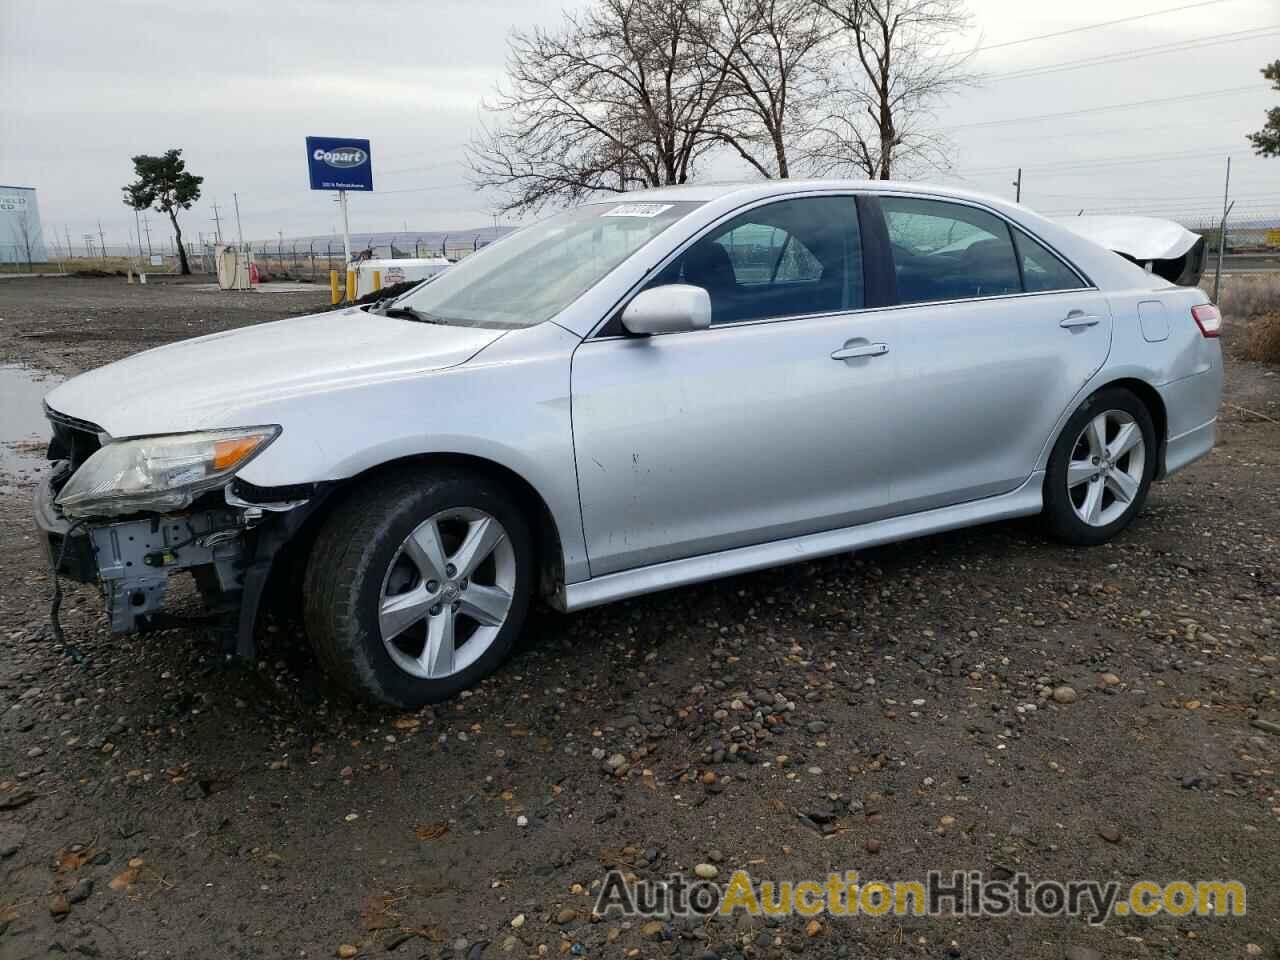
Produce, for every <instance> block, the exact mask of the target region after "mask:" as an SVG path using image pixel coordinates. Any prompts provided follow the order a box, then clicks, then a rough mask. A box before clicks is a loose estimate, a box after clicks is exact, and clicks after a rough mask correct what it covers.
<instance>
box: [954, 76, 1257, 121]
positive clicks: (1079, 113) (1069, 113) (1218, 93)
mask: <svg viewBox="0 0 1280 960" xmlns="http://www.w3.org/2000/svg"><path fill="white" fill-rule="evenodd" d="M1249 90H1253V91H1258V92H1263V91H1265V90H1266V87H1264V86H1262V85H1260V84H1257V83H1251V84H1248V85H1247V86H1243V87H1227V88H1225V89H1223V90H1206V91H1204V92H1203V93H1186V94H1182V95H1181V96H1177V97H1156V98H1152V99H1150V100H1134V101H1132V102H1130V103H1112V104H1108V105H1106V106H1103V107H1089V108H1087V109H1084V110H1066V111H1063V112H1062V113H1041V114H1037V115H1035V116H1030V117H1008V118H1005V119H1003V120H979V121H977V122H975V123H958V124H955V125H953V126H950V127H946V128H944V129H947V130H971V129H974V128H977V127H1003V126H1007V125H1009V124H1014V123H1036V122H1038V121H1041V120H1061V119H1064V118H1066V117H1083V116H1087V115H1090V114H1095V113H1110V112H1111V111H1114V110H1129V109H1131V108H1133V107H1145V106H1151V105H1153V104H1165V103H1188V102H1190V101H1192V100H1205V99H1208V98H1210V97H1225V96H1228V95H1230V94H1233V93H1244V92H1246V91H1249Z"/></svg>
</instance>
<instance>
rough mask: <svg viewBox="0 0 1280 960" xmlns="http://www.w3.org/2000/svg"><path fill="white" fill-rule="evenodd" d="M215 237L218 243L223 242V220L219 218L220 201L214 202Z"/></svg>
mask: <svg viewBox="0 0 1280 960" xmlns="http://www.w3.org/2000/svg"><path fill="white" fill-rule="evenodd" d="M212 219H213V235H214V238H215V240H216V242H217V243H221V242H222V220H220V219H219V217H218V201H217V200H215V201H213V218H212Z"/></svg>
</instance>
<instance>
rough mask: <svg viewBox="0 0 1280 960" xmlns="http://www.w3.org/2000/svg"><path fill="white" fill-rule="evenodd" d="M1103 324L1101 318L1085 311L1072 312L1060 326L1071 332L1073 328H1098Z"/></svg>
mask: <svg viewBox="0 0 1280 960" xmlns="http://www.w3.org/2000/svg"><path fill="white" fill-rule="evenodd" d="M1101 322H1102V318H1101V317H1095V316H1094V315H1093V314H1091V313H1085V312H1084V311H1083V310H1072V311H1071V312H1070V313H1068V314H1067V318H1066V319H1065V320H1063V321H1062V322H1061V323H1060V324H1058V326H1060V327H1065V328H1066V329H1068V330H1070V329H1072V328H1073V327H1096V326H1097V325H1098V324H1099V323H1101Z"/></svg>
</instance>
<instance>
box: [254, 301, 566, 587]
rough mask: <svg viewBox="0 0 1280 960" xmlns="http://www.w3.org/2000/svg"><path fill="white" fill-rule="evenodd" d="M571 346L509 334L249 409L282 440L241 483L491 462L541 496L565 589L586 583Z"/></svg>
mask: <svg viewBox="0 0 1280 960" xmlns="http://www.w3.org/2000/svg"><path fill="white" fill-rule="evenodd" d="M578 342H579V338H578V337H577V336H576V335H574V334H571V333H569V332H568V331H566V330H564V329H562V328H560V327H557V326H556V325H554V324H550V323H544V324H540V325H539V326H537V327H532V328H529V329H527V330H518V331H513V332H511V333H510V334H508V335H506V336H504V337H502V338H501V339H500V340H498V341H496V342H495V343H494V344H493V345H492V346H491V347H489V348H486V349H485V350H484V351H482V352H481V353H480V354H479V355H478V356H477V357H475V358H474V359H472V360H471V361H469V362H467V363H465V364H462V365H460V366H457V367H452V368H450V369H447V370H439V371H434V372H430V373H424V374H420V375H416V376H410V377H405V378H401V379H396V380H390V381H381V382H378V383H373V384H368V383H366V384H360V385H356V386H352V387H344V386H341V385H338V386H335V387H333V388H331V389H329V390H326V391H324V392H323V393H318V394H311V395H308V396H302V397H293V398H287V399H284V400H282V401H280V402H278V403H273V404H271V405H269V406H266V407H262V408H255V409H253V410H252V411H251V412H245V413H244V414H243V415H244V416H250V417H252V418H254V421H255V422H258V421H261V422H269V423H279V424H281V426H282V427H283V431H282V433H281V434H280V437H279V439H277V440H276V442H275V443H273V444H272V445H271V446H270V447H269V448H268V449H267V450H266V451H264V452H263V454H262V455H261V456H259V457H257V458H256V459H255V460H253V461H252V462H251V463H250V464H249V465H248V466H247V467H245V469H244V471H243V472H242V473H241V474H240V476H241V477H242V478H243V479H244V480H245V481H247V482H249V483H252V484H255V485H257V486H263V487H275V486H287V485H291V484H299V483H318V482H322V481H327V480H346V479H349V478H351V477H354V476H357V475H359V474H361V473H364V472H365V471H367V470H370V469H372V468H374V467H378V466H381V465H382V464H384V463H389V462H391V461H394V460H400V459H403V458H406V457H413V456H421V455H429V454H461V455H466V456H474V457H479V458H482V459H485V460H489V461H492V462H494V463H497V464H499V465H501V466H503V467H505V468H506V469H508V470H511V471H512V472H514V473H516V474H517V475H519V476H520V477H522V478H523V479H524V480H525V481H526V482H527V483H528V484H529V485H530V486H531V487H533V489H534V490H535V491H536V492H537V493H538V494H539V495H540V496H541V497H542V499H543V501H544V502H545V503H546V505H547V507H548V509H549V510H550V511H551V515H552V519H553V520H554V521H555V524H556V528H557V532H558V533H559V536H560V541H561V544H562V546H563V548H564V566H565V578H566V580H567V581H568V582H573V581H575V580H579V579H584V578H585V577H586V576H587V566H586V560H587V557H586V547H585V544H584V543H583V538H582V521H581V517H580V515H579V508H578V483H577V471H576V467H575V464H574V455H573V430H572V424H571V420H570V402H569V364H570V359H571V356H572V352H573V348H574V347H575V346H577V344H578Z"/></svg>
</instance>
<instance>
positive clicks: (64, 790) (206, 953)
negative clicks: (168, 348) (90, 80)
mask: <svg viewBox="0 0 1280 960" xmlns="http://www.w3.org/2000/svg"><path fill="white" fill-rule="evenodd" d="M322 302H323V293H322V292H320V291H317V292H316V293H315V294H314V295H313V294H300V295H296V296H294V295H281V296H267V295H257V296H254V295H233V294H223V295H218V294H212V293H207V292H203V291H199V290H196V289H194V288H192V287H190V286H182V285H178V284H171V285H161V284H154V285H149V286H148V287H146V288H138V287H126V286H125V285H124V283H123V281H114V280H21V281H0V361H4V360H7V361H20V362H24V363H28V364H32V365H34V366H36V367H38V368H39V369H42V370H46V371H52V372H54V373H58V374H72V373H74V372H76V371H78V370H82V369H86V368H88V367H92V366H95V365H97V364H100V363H104V362H107V361H109V360H113V359H116V358H118V357H121V356H124V355H126V354H128V353H130V352H133V351H135V350H137V349H141V348H144V347H147V346H151V345H154V344H159V343H163V342H167V341H170V340H173V339H178V338H181V337H185V336H189V335H192V334H196V333H204V332H213V331H216V330H222V329H228V328H231V327H235V326H238V325H241V324H244V323H249V322H254V321H256V320H260V319H267V318H275V317H279V316H285V315H288V314H291V313H296V312H300V311H302V310H304V309H308V308H310V307H311V306H312V305H316V304H319V303H322ZM1228 333H1229V334H1230V329H1229V330H1228ZM1228 342H1230V340H1229V339H1228ZM1246 411H1252V412H1246ZM1259 414H1261V415H1262V416H1259ZM1264 417H1269V418H1271V419H1270V420H1268V419H1264ZM1277 419H1280V376H1277V375H1276V372H1275V371H1274V370H1268V369H1267V368H1265V367H1262V366H1258V365H1250V364H1247V363H1244V362H1241V361H1235V360H1232V361H1231V362H1230V365H1229V370H1228V396H1227V406H1225V407H1224V416H1223V423H1222V429H1221V433H1220V441H1219V442H1220V446H1219V448H1218V450H1217V451H1216V452H1215V453H1214V455H1213V456H1212V457H1210V458H1208V459H1207V460H1205V461H1202V462H1200V463H1199V464H1196V465H1195V466H1194V467H1192V468H1191V469H1189V470H1187V471H1186V472H1185V473H1183V474H1180V475H1178V476H1177V477H1175V478H1174V479H1172V480H1171V481H1169V482H1167V483H1164V484H1160V485H1158V486H1156V487H1155V488H1154V490H1153V492H1152V495H1151V497H1150V499H1149V500H1148V503H1147V506H1146V509H1145V511H1144V513H1143V515H1142V516H1141V517H1140V518H1139V519H1138V520H1137V521H1136V522H1135V523H1134V525H1133V526H1132V527H1131V528H1130V530H1129V531H1128V532H1127V533H1125V534H1124V535H1123V536H1121V537H1120V538H1119V539H1118V540H1117V541H1116V542H1114V543H1113V544H1111V545H1109V546H1106V547H1101V548H1096V549H1093V550H1076V549H1069V548H1065V547H1063V546H1060V545H1057V544H1055V543H1051V542H1049V541H1047V540H1046V539H1045V538H1044V537H1042V536H1041V534H1040V533H1039V531H1038V529H1037V527H1036V525H1035V523H1033V522H1030V521H1021V522H1012V523H1002V524H995V525H991V526H985V527H980V528H976V529H971V530H966V531H960V532H957V533H952V534H948V535H944V536H936V537H929V538H925V539H921V540H916V541H912V542H909V543H904V544H899V545H894V546H890V547H885V548H880V549H875V550H869V551H866V552H863V553H860V554H858V555H857V556H843V557H837V558H832V559H828V560H824V561H820V562H815V563H807V564H801V565H797V566H792V567H787V568H782V569H778V570H772V571H767V572H763V573H758V574H753V575H750V576H744V577H737V578H734V579H730V580H724V581H721V582H718V583H714V584H709V585H704V586H699V587H694V588H688V589H681V590H674V591H670V592H667V593H664V594H659V595H656V596H652V597H648V598H644V599H639V600H634V601H629V602H626V603H621V604H617V605H614V606H610V607H605V608H601V609H597V610H591V611H587V612H584V613H581V614H576V615H573V616H560V615H555V614H551V613H548V612H541V613H539V614H537V615H536V616H535V618H534V620H533V623H532V625H531V628H530V630H529V631H528V635H527V637H526V639H525V640H524V641H522V644H521V646H520V649H519V650H518V651H517V653H516V655H515V656H514V658H513V659H512V660H511V661H510V662H509V663H508V664H507V665H506V666H505V667H504V668H503V669H502V670H501V671H500V672H499V673H498V674H497V675H496V676H494V677H493V678H491V679H490V680H488V681H486V682H485V683H483V684H481V685H480V686H479V687H478V688H476V689H475V690H474V691H472V692H471V693H470V695H463V696H462V697H460V698H458V699H457V700H455V701H454V702H451V703H448V704H444V705H441V706H438V707H436V708H434V709H427V710H423V711H421V712H419V713H417V714H413V715H394V714H386V713H378V712H374V711H370V710H366V709H363V708H360V707H357V706H353V705H351V704H350V703H348V702H347V701H345V700H344V699H343V698H341V697H340V696H338V695H336V694H335V693H334V692H333V691H332V689H331V688H330V687H329V686H328V685H327V684H326V682H325V679H324V678H323V676H321V675H320V674H319V672H318V670H317V668H316V666H315V664H314V662H313V661H312V660H311V657H310V654H309V653H308V652H307V651H306V649H305V647H304V646H303V645H302V644H301V643H300V642H299V638H298V627H297V625H296V624H292V623H288V622H279V623H271V624H269V625H268V626H267V627H266V630H265V632H264V636H263V652H262V656H261V658H260V659H259V660H258V661H257V662H256V663H255V664H252V665H241V666H234V665H233V666H226V665H224V664H222V663H220V662H219V660H218V658H217V657H216V647H215V646H214V644H213V643H212V641H211V639H210V638H209V637H207V636H203V635H201V634H199V633H198V632H196V631H190V630H171V631H167V632H164V633H160V634H152V635H148V636H146V637H143V638H137V637H125V638H118V637H112V636H111V635H110V634H109V633H108V632H107V630H106V627H105V624H104V621H103V617H102V615H101V611H100V602H99V600H98V597H97V596H96V593H95V592H94V591H93V590H91V589H88V588H78V587H77V588H73V589H71V590H70V592H69V596H68V599H67V602H66V605H65V607H64V613H63V623H64V625H65V627H66V639H67V641H68V644H67V645H66V646H65V647H60V646H58V645H56V644H55V643H53V641H52V640H51V639H50V635H49V630H48V627H47V624H46V610H47V604H48V597H49V593H50V589H51V587H50V582H49V578H48V576H47V575H46V572H45V564H44V561H43V560H42V557H41V553H40V550H39V547H38V544H37V542H36V539H35V537H34V536H33V535H32V531H31V527H30V521H29V519H28V504H29V498H30V478H29V477H28V476H26V475H20V476H18V477H16V478H13V479H12V482H11V483H10V485H9V486H7V487H4V486H0V536H2V537H3V542H4V543H5V544H6V546H7V549H6V550H5V551H4V553H3V554H2V555H0V582H2V583H3V587H0V858H3V859H0V877H2V878H3V881H2V882H0V957H3V958H27V957H46V956H49V955H55V954H64V953H66V954H71V955H73V956H75V955H82V956H88V957H94V956H102V957H141V956H146V957H184V958H186V957H258V956H262V957H285V956H294V957H300V956H312V957H328V956H334V955H335V954H336V955H339V956H352V955H359V956H371V957H381V956H392V957H408V958H417V957H431V958H436V957H441V956H447V957H455V958H459V960H463V958H466V960H475V958H479V957H482V956H483V957H486V958H495V957H508V956H510V957H526V956H543V955H560V954H571V955H581V954H585V955H588V956H600V957H615V956H628V957H641V958H650V957H666V956H682V957H706V956H715V957H722V958H730V957H739V956H750V957H782V956H790V955H792V954H800V955H804V956H814V957H833V956H835V957H843V956H847V957H876V958H889V957H892V958H909V957H939V958H943V957H945V958H978V957H999V958H1003V957H1017V958H1055V960H1057V958H1064V957H1066V958H1068V960H1098V958H1118V957H1133V958H1137V957H1179V958H1195V957H1205V958H1210V957H1212V958H1221V957H1249V956H1262V957H1272V958H1276V957H1280V891H1277V889H1276V884H1277V881H1280V778H1278V777H1277V769H1278V765H1280V733H1277V731H1280V726H1276V725H1270V726H1269V722H1272V723H1274V722H1275V721H1280V701H1278V699H1277V696H1278V695H1277V688H1280V663H1278V661H1277V654H1280V627H1278V626H1277V620H1280V496H1278V495H1277V494H1278V492H1280V482H1278V480H1277V477H1278V476H1280V473H1278V470H1280V425H1278V424H1277V423H1275V422H1274V421H1275V420H1277ZM73 654H74V656H73ZM1064 686H1068V687H1070V688H1071V690H1072V694H1073V695H1072V694H1067V693H1066V692H1059V693H1058V695H1057V696H1056V697H1055V695H1054V692H1055V690H1056V689H1057V688H1060V687H1064ZM703 863H709V864H712V865H713V866H715V867H716V868H717V869H718V870H719V872H720V875H721V877H722V878H723V877H725V876H727V875H728V873H729V872H730V871H731V870H733V869H735V868H738V867H748V868H749V869H750V870H751V872H752V874H753V876H755V877H757V878H763V879H784V878H797V879H798V878H801V877H806V876H810V875H815V874H816V875H819V876H825V874H826V873H827V872H828V871H831V870H837V871H843V870H846V869H855V870H858V871H860V872H861V874H862V876H863V878H864V879H916V878H922V877H923V875H924V873H925V872H926V871H928V870H931V869H940V870H944V871H947V872H950V871H952V870H981V871H984V872H985V873H986V874H988V875H992V874H995V875H1001V874H1002V872H1003V871H1024V872H1026V873H1028V874H1030V875H1031V876H1032V877H1033V878H1035V879H1048V878H1056V879H1063V880H1066V879H1071V878H1085V877H1087V878H1097V879H1101V880H1113V879H1114V880H1118V881H1121V882H1123V883H1125V884H1128V883H1132V882H1134V881H1136V880H1138V879H1139V878H1150V879H1154V880H1157V881H1165V882H1167V881H1171V880H1175V879H1198V878H1202V877H1204V878H1220V877H1231V878H1235V879H1239V880H1241V881H1243V882H1245V883H1246V884H1247V885H1248V888H1249V904H1248V905H1249V912H1248V915H1247V916H1246V917H1243V918H1238V919H1230V920H1225V919H1188V918H1171V917H1168V916H1157V917H1155V918H1152V919H1149V920H1144V919H1140V918H1136V917H1127V918H1123V919H1113V920H1111V921H1110V922H1108V923H1106V924H1105V925H1102V926H1090V925H1088V924H1087V923H1086V922H1085V921H1083V920H1065V919H1041V920H1013V919H1004V920H994V919H963V918H955V917H952V918H940V919H908V918H904V919H892V920H891V919H869V918H865V919H846V920H837V919H827V918H822V919H821V921H820V922H818V923H816V924H808V923H807V922H806V921H803V920H787V921H781V922H776V923H775V922H769V923H765V922H763V921H759V920H746V919H742V918H722V919H717V920H714V921H711V922H703V921H684V920H680V919H673V920H671V921H670V922H668V923H656V924H644V923H639V922H637V923H627V922H623V921H621V920H617V919H612V920H611V919H605V920H595V921H593V919H592V917H591V905H592V894H593V887H594V886H595V885H596V884H598V883H599V881H600V880H601V879H602V878H603V876H604V873H605V871H606V870H607V869H608V868H609V867H612V866H622V867H624V868H625V869H628V870H630V871H632V872H633V873H635V874H636V875H638V876H641V877H658V876H665V875H667V874H669V873H671V872H673V871H677V870H684V871H688V870H691V869H692V868H693V866H694V865H696V864H703ZM353 950H354V951H355V952H354V953H353V952H352V951H353Z"/></svg>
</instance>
